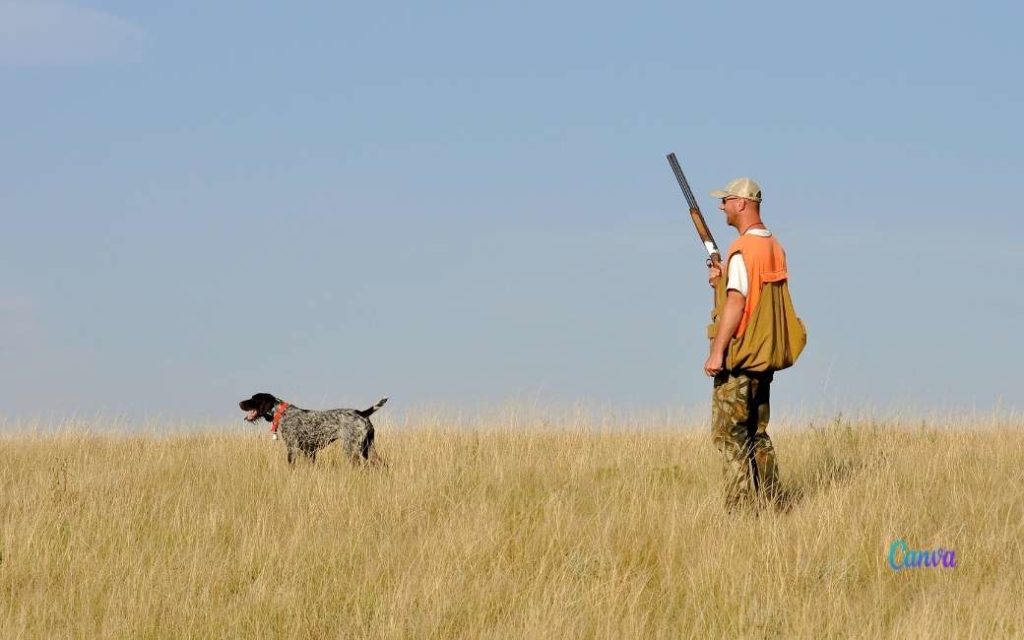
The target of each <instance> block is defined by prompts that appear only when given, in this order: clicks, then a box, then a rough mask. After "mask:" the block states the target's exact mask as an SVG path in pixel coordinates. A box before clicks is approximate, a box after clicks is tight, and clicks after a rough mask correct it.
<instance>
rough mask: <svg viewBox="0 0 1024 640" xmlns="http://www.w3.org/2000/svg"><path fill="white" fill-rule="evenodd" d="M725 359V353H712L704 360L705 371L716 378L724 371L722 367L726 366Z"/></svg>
mask: <svg viewBox="0 0 1024 640" xmlns="http://www.w3.org/2000/svg"><path fill="white" fill-rule="evenodd" d="M724 360H725V355H724V354H721V353H712V354H711V355H709V356H708V359H707V360H705V361H704V373H706V374H708V376H710V377H712V378H714V377H715V376H717V375H718V374H719V373H721V372H722V369H723V368H724V364H723V361H724Z"/></svg>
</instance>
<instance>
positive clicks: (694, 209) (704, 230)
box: [666, 153, 722, 267]
mask: <svg viewBox="0 0 1024 640" xmlns="http://www.w3.org/2000/svg"><path fill="white" fill-rule="evenodd" d="M666 157H667V158H668V163H669V165H671V166H672V173H674V174H676V182H678V183H679V188H680V189H682V190H683V197H684V198H686V204H687V205H689V207H690V219H692V220H693V226H694V227H696V228H697V235H698V236H700V240H701V242H703V243H704V248H705V249H707V251H708V259H707V264H708V266H709V267H710V266H716V267H717V266H719V264H720V263H721V262H722V253H721V252H720V251H719V250H718V245H717V244H715V239H714V237H712V235H711V229H709V228H708V223H707V222H705V221H704V214H702V213H701V212H700V205H699V204H697V198H695V197H693V191H692V190H691V189H690V183H689V182H687V181H686V175H685V174H684V173H683V169H682V167H680V166H679V161H678V160H676V154H675V153H670V154H668V156H666Z"/></svg>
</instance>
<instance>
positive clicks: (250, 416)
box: [245, 409, 260, 422]
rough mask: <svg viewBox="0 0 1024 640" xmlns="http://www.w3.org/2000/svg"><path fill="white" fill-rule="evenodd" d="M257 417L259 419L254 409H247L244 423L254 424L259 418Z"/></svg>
mask: <svg viewBox="0 0 1024 640" xmlns="http://www.w3.org/2000/svg"><path fill="white" fill-rule="evenodd" d="M259 417H260V414H259V412H258V411H256V410H255V409H249V410H248V411H246V412H245V421H246V422H255V421H256V419H257V418H259Z"/></svg>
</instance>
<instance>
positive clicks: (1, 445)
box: [0, 419, 1024, 639]
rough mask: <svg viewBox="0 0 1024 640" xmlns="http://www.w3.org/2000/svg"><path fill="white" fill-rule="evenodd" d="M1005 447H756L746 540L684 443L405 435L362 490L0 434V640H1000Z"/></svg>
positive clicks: (609, 433)
mask: <svg viewBox="0 0 1024 640" xmlns="http://www.w3.org/2000/svg"><path fill="white" fill-rule="evenodd" d="M1020 426H1021V423H1020V421H1019V419H1008V420H1003V421H1001V422H999V421H994V422H992V423H991V424H969V423H967V424H963V425H960V427H959V428H941V429H940V428H929V427H927V426H912V427H911V426H907V425H896V424H891V423H872V422H870V421H866V420H865V421H854V422H847V421H844V420H834V421H832V422H831V423H830V424H825V425H820V426H817V427H813V428H808V427H807V426H806V425H804V427H803V428H782V429H779V430H777V431H776V432H775V434H774V439H775V443H776V448H777V450H778V452H779V456H780V464H781V470H782V474H783V480H784V482H785V484H786V487H787V490H788V492H789V493H790V503H789V509H788V511H787V512H785V513H765V514H762V515H760V517H755V516H753V515H750V514H734V515H728V514H726V513H724V512H723V510H722V509H721V499H722V498H721V493H720V491H721V483H720V467H719V465H718V459H717V457H716V454H715V452H714V450H713V449H712V447H711V445H710V443H709V438H708V436H707V435H706V434H705V433H704V431H703V429H702V428H701V427H699V426H694V425H691V426H689V427H681V428H679V429H676V430H672V429H667V428H665V427H664V425H662V424H660V423H659V424H655V425H653V426H651V425H648V426H647V427H645V426H644V425H643V424H640V423H637V422H635V421H633V422H629V423H626V424H622V425H618V426H616V425H615V424H602V425H592V426H588V425H582V426H581V425H579V424H568V423H567V424H564V425H563V424H558V423H554V424H552V423H549V424H542V423H540V422H536V423H531V421H530V420H528V419H515V420H495V421H493V422H490V423H485V424H480V425H477V426H475V427H472V428H458V429H455V428H448V427H446V426H445V425H444V423H443V421H440V420H424V421H422V423H420V424H417V423H416V421H415V420H412V421H410V423H409V426H406V427H403V428H400V429H394V428H392V429H388V428H386V427H381V426H380V425H378V433H379V442H380V448H381V451H382V453H383V454H384V455H385V456H386V457H387V458H388V460H389V466H388V468H386V469H361V468H353V467H351V466H349V464H348V463H347V462H345V461H344V460H343V459H342V458H341V455H340V453H341V452H340V450H338V449H336V448H333V447H332V448H330V449H328V450H327V451H325V452H324V454H322V455H321V457H320V459H319V460H318V462H317V464H316V465H310V464H308V463H305V461H303V463H302V464H299V465H298V466H297V467H296V468H294V469H290V468H288V466H287V465H286V463H285V456H284V447H283V445H282V444H281V442H272V441H270V440H269V437H268V435H267V433H266V430H265V426H264V427H261V428H260V429H258V430H257V429H252V430H250V431H248V432H245V431H240V430H238V429H237V428H236V427H231V428H230V429H223V430H216V429H210V430H206V431H203V432H199V433H184V434H177V435H144V436H132V435H116V434H114V435H104V434H101V433H96V432H95V431H89V430H85V431H83V430H81V429H80V428H79V427H71V428H69V429H65V430H57V431H56V432H54V433H46V434H42V433H35V434H33V433H24V432H19V431H18V430H14V431H13V432H11V431H9V432H8V433H6V434H5V435H3V436H0V637H2V638H90V639H92V638H349V637H370V638H400V637H413V638H463V637H469V638H478V637H482V638H559V639H565V638H578V637H584V638H590V637H600V638H686V637H705V636H707V637H751V638H762V637H780V638H791V637H804V638H825V637H855V638H876V637H899V638H915V637H921V638H939V637H978V638H992V637H1022V636H1024V605H1022V604H1021V595H1022V593H1024V587H1022V584H1024V577H1022V576H1024V551H1022V548H1024V545H1022V542H1021V539H1022V537H1024V503H1022V494H1024V433H1022V432H1021V430H1020ZM897 539H905V540H906V541H907V543H908V544H909V545H910V546H911V547H912V548H914V549H934V548H937V547H943V548H945V549H953V550H954V551H955V554H956V562H957V566H956V567H955V568H953V569H946V568H920V569H904V570H901V571H898V572H897V571H894V570H892V569H891V568H890V567H889V566H888V565H887V554H888V550H889V546H890V544H891V543H892V542H893V541H894V540H897Z"/></svg>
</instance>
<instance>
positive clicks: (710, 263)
mask: <svg viewBox="0 0 1024 640" xmlns="http://www.w3.org/2000/svg"><path fill="white" fill-rule="evenodd" d="M704 264H706V265H707V266H708V268H710V267H711V265H712V264H714V263H713V262H711V258H708V259H707V260H705V261H704Z"/></svg>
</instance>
